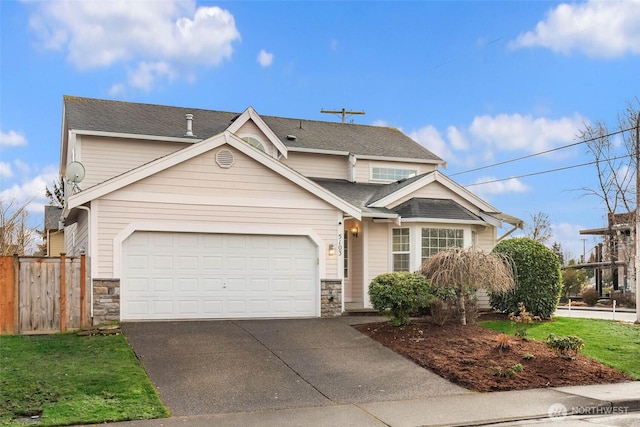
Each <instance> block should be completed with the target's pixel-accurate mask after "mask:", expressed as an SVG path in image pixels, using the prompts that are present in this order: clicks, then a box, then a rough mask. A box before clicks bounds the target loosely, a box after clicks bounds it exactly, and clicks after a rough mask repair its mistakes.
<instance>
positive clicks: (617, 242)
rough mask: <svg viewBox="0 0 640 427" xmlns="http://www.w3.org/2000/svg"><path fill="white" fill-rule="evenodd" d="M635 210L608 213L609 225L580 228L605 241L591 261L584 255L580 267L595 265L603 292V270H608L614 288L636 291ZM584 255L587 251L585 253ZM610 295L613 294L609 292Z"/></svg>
mask: <svg viewBox="0 0 640 427" xmlns="http://www.w3.org/2000/svg"><path fill="white" fill-rule="evenodd" d="M635 214H636V213H635V211H632V212H625V213H615V214H611V213H609V215H608V224H607V227H605V228H592V229H588V230H580V234H582V235H592V236H602V238H603V240H604V243H600V244H598V245H596V246H595V247H594V248H593V249H594V251H593V253H592V256H591V257H590V259H589V260H588V261H587V260H586V259H582V262H581V263H580V264H578V268H589V269H591V268H593V270H594V272H595V274H594V278H595V285H596V289H597V290H598V292H599V293H600V295H603V294H605V293H603V289H604V287H605V283H604V282H605V280H606V279H605V278H604V277H603V272H605V271H607V272H608V276H609V277H608V281H609V284H610V286H611V288H612V290H614V291H623V292H627V291H631V292H634V291H635V279H634V271H635V266H634V264H633V261H634V259H635V243H634V240H633V239H634V234H635V233H634V231H635V230H634V228H635ZM583 257H584V255H583ZM606 296H609V295H606Z"/></svg>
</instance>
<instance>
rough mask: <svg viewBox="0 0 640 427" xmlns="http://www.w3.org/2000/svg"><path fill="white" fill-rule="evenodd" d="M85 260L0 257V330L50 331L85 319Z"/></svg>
mask: <svg viewBox="0 0 640 427" xmlns="http://www.w3.org/2000/svg"><path fill="white" fill-rule="evenodd" d="M88 282H89V280H88V277H87V269H86V260H85V256H84V255H82V256H80V257H79V258H66V257H65V256H64V255H61V256H60V257H59V258H40V257H18V256H3V257H0V334H5V335H6V334H34V333H53V332H60V331H66V330H68V329H78V328H81V327H84V326H86V323H87V308H88V303H89V302H88V301H87V294H88V289H87V283H88Z"/></svg>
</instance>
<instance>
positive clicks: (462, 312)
mask: <svg viewBox="0 0 640 427" xmlns="http://www.w3.org/2000/svg"><path fill="white" fill-rule="evenodd" d="M458 310H460V323H461V324H462V325H463V326H467V308H466V306H465V302H464V293H462V292H460V293H459V294H458Z"/></svg>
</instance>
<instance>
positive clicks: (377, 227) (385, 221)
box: [60, 96, 522, 322]
mask: <svg viewBox="0 0 640 427" xmlns="http://www.w3.org/2000/svg"><path fill="white" fill-rule="evenodd" d="M72 161H75V162H81V163H82V164H83V165H84V169H85V171H86V175H85V177H84V179H83V180H82V181H81V182H80V183H79V184H78V185H77V186H76V187H77V188H75V189H71V188H68V189H67V191H66V192H65V194H67V195H68V197H67V201H66V205H65V207H64V212H63V218H64V221H65V225H66V227H65V239H66V251H67V254H68V255H75V254H78V253H79V252H80V251H81V250H83V249H84V250H86V253H87V255H88V256H89V257H90V264H91V278H92V283H93V292H92V303H91V304H92V305H91V315H92V317H93V318H94V322H99V321H103V320H107V319H113V318H115V319H120V320H134V319H196V318H249V317H261V318H268V317H318V316H333V315H340V314H341V313H342V312H343V311H345V309H347V308H354V309H355V308H367V307H370V302H369V298H368V292H367V290H368V285H369V283H370V281H371V279H373V278H374V277H375V276H377V275H379V274H381V273H385V272H390V271H394V270H395V271H397V270H410V271H413V270H417V269H418V268H419V266H420V264H421V262H422V260H423V259H425V258H426V257H428V256H429V255H430V254H433V253H435V252H437V251H439V250H442V249H444V248H446V247H451V246H462V247H470V246H477V247H479V248H482V249H484V250H491V249H492V248H493V246H494V245H495V243H496V242H497V240H498V237H497V228H498V227H499V226H500V225H501V224H502V222H503V221H504V222H507V223H508V224H511V225H512V226H513V227H520V226H521V225H522V222H521V221H520V220H519V219H517V218H513V217H511V216H509V215H506V214H503V213H502V212H500V211H498V210H497V209H496V208H494V207H493V206H491V205H489V204H488V203H486V202H485V201H483V200H482V199H480V198H479V197H477V196H475V195H474V194H472V193H471V192H469V191H468V190H466V189H464V188H462V187H461V186H459V185H458V184H456V183H455V182H453V181H452V180H451V179H449V178H447V177H446V176H445V175H444V174H442V173H441V172H440V171H439V170H438V168H439V167H440V166H444V161H443V160H442V159H440V158H439V157H438V156H436V155H435V154H433V153H432V152H430V151H429V150H427V149H425V148H424V147H422V146H421V145H420V144H418V143H416V142H415V141H413V140H412V139H410V138H409V137H407V136H406V135H404V134H403V133H402V132H400V131H399V130H397V129H392V128H388V127H379V126H363V125H355V124H343V123H330V122H320V121H313V120H304V119H289V118H281V117H270V116H262V115H259V114H258V113H257V112H256V111H255V110H254V109H253V108H251V107H249V108H247V109H246V110H245V111H244V112H243V113H241V114H237V113H228V112H221V111H210V110H201V109H194V108H178V107H170V106H160V105H148V104H137V103H128V102H117V101H106V100H98V99H87V98H77V97H69V96H67V97H65V98H64V113H63V122H62V146H61V165H60V167H61V173H62V175H63V176H64V175H65V174H66V172H67V170H66V167H67V165H69V164H70V163H71V162H72Z"/></svg>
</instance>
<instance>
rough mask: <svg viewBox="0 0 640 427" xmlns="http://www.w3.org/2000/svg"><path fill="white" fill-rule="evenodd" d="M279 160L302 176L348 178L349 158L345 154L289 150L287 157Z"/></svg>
mask: <svg viewBox="0 0 640 427" xmlns="http://www.w3.org/2000/svg"><path fill="white" fill-rule="evenodd" d="M281 161H282V163H284V164H286V165H287V166H289V167H291V168H292V169H295V170H296V171H298V172H299V173H301V174H302V175H304V176H308V177H312V178H331V179H350V176H349V158H348V157H347V156H329V155H323V154H310V153H293V152H291V151H290V152H289V155H288V158H286V159H284V158H283V159H281Z"/></svg>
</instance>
